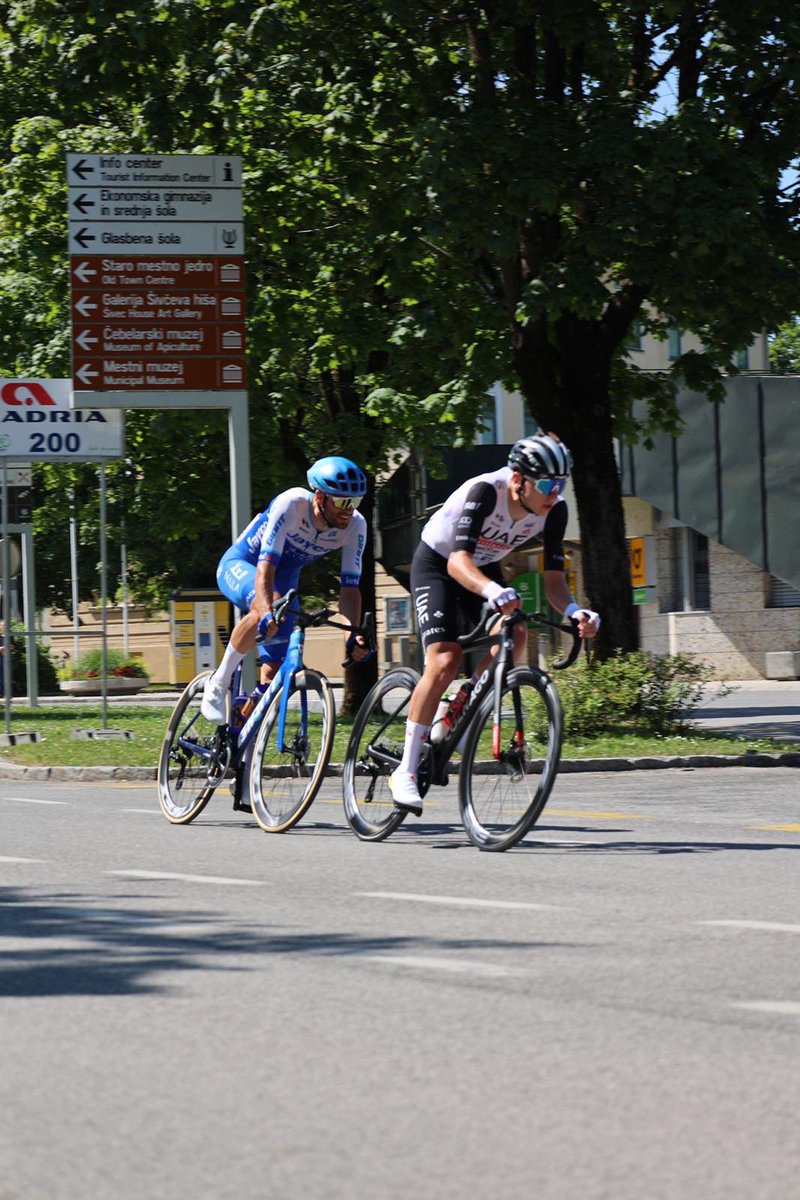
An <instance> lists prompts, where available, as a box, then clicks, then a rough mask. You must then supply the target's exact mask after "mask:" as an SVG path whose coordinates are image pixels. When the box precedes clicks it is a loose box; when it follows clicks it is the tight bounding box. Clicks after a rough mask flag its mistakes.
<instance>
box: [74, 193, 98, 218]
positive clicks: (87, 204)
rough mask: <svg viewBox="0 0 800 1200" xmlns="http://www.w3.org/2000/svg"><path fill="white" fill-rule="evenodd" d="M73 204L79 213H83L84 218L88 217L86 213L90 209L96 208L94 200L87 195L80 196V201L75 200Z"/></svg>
mask: <svg viewBox="0 0 800 1200" xmlns="http://www.w3.org/2000/svg"><path fill="white" fill-rule="evenodd" d="M72 203H73V204H74V205H75V207H76V208H77V209H78V211H79V212H82V213H83V214H84V216H85V215H86V213H87V212H88V211H89V209H90V208H94V200H90V199H89V197H88V196H87V195H86V194H85V193H81V195H80V196H78V199H77V200H73V201H72Z"/></svg>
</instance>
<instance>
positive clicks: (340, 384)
mask: <svg viewBox="0 0 800 1200" xmlns="http://www.w3.org/2000/svg"><path fill="white" fill-rule="evenodd" d="M5 12H6V20H5V22H4V27H3V30H2V32H0V101H2V105H3V107H2V113H3V115H2V117H0V129H2V130H3V131H4V132H3V136H2V144H1V145H0V171H2V182H3V188H2V189H0V233H1V234H2V240H1V241H0V246H1V247H2V250H0V253H2V256H3V258H2V263H0V367H2V369H3V371H6V370H9V371H10V370H13V372H14V373H17V374H19V373H29V374H30V373H34V372H36V373H41V374H48V373H50V374H62V373H66V369H67V363H66V346H67V313H66V279H65V259H64V256H63V244H64V243H63V238H64V232H65V208H66V205H65V197H64V181H63V152H64V151H65V150H66V149H82V150H85V151H91V150H96V151H99V150H111V149H154V148H157V149H159V150H162V151H170V150H173V151H198V152H199V151H207V152H221V151H222V150H225V151H226V152H240V153H241V154H242V155H243V158H244V163H245V193H246V205H247V231H248V266H249V287H250V296H249V318H250V320H249V328H250V344H251V364H252V368H251V402H252V423H253V424H252V428H253V448H254V454H253V458H254V468H255V469H254V476H255V475H256V472H257V471H263V477H264V481H265V485H266V486H265V489H264V491H259V490H258V485H256V488H255V490H256V494H257V495H259V496H262V495H264V494H270V490H272V489H274V488H275V487H277V486H282V485H283V484H284V483H285V482H295V481H296V480H297V472H298V470H299V469H300V467H301V465H302V463H303V462H304V461H305V460H307V458H308V457H312V456H313V455H314V454H315V453H318V452H320V451H321V450H323V449H324V450H328V449H330V448H331V443H332V440H333V438H335V439H336V443H337V447H341V448H344V449H346V450H347V451H348V452H350V453H351V454H352V455H353V457H356V458H360V459H361V460H362V461H363V462H364V463H365V465H367V466H368V467H369V468H371V469H372V470H374V471H376V472H377V471H380V470H382V469H385V467H386V466H387V463H388V461H389V458H390V456H391V454H392V452H393V451H394V450H396V449H397V447H398V446H400V445H402V444H404V443H405V444H406V445H411V446H413V447H415V448H416V449H419V450H420V451H421V452H424V453H430V452H431V451H432V449H433V447H434V446H435V443H436V441H437V439H438V440H440V441H447V442H450V443H452V442H454V441H457V440H459V439H461V440H463V441H465V442H469V441H470V439H471V437H472V433H473V430H474V425H475V419H476V414H477V412H478V411H479V408H480V405H481V401H482V397H483V395H484V394H485V390H486V388H487V387H488V386H489V385H490V384H491V383H492V382H494V381H496V380H497V379H500V380H502V381H503V382H504V383H506V384H507V385H509V386H514V387H519V388H520V390H521V391H522V392H523V394H524V396H525V398H526V401H527V403H528V405H529V407H530V409H531V412H532V413H533V415H534V417H535V418H536V419H537V420H538V422H539V423H540V424H541V425H542V426H543V427H544V428H545V429H551V430H555V431H557V432H558V433H559V434H561V436H562V437H563V438H564V439H565V441H566V442H567V443H568V444H569V445H570V447H571V448H572V450H573V453H574V456H575V463H576V494H577V500H578V508H579V516H580V520H581V526H582V532H583V549H584V560H583V561H584V573H585V579H586V583H587V589H588V593H589V597H590V599H591V601H592V603H593V605H594V606H595V607H597V608H598V609H599V610H600V611H601V612H602V613H603V616H604V618H605V619H604V625H603V631H602V633H603V638H602V640H603V643H604V649H605V650H606V651H608V650H610V649H612V648H614V647H631V646H632V645H633V644H634V642H635V626H634V619H633V609H632V606H631V597H630V586H629V580H628V569H627V554H626V548H625V542H624V523H623V514H622V505H621V497H620V492H619V482H618V477H617V473H616V467H615V461H614V453H613V437H614V435H615V434H624V435H625V436H629V437H630V436H647V434H648V433H649V432H652V431H653V430H654V429H656V428H666V429H674V428H675V427H676V423H677V418H676V413H675V407H674V403H673V398H674V392H675V389H676V388H677V387H678V386H679V385H680V384H681V383H684V382H685V383H686V384H688V385H690V386H692V387H694V388H705V389H706V390H707V391H708V392H709V394H710V395H711V396H712V397H716V396H719V395H720V379H721V375H722V373H723V372H725V371H726V370H728V369H729V367H728V364H729V363H730V362H731V359H732V356H733V354H734V352H735V350H736V349H737V348H739V347H741V346H742V345H744V344H746V343H747V342H748V341H749V339H750V335H751V333H752V331H753V330H757V329H761V328H775V327H777V326H778V325H779V324H780V322H781V321H783V320H786V319H787V317H788V316H789V315H790V313H791V312H792V311H793V310H794V300H795V296H796V293H797V263H798V252H797V251H798V246H797V229H796V217H797V199H796V190H793V189H792V188H791V186H789V187H786V186H785V185H783V184H782V180H783V179H784V178H785V176H784V174H783V172H784V170H785V168H786V167H787V165H788V164H789V163H790V162H791V161H792V158H793V156H796V153H797V146H798V134H799V133H800V113H799V111H798V109H799V105H798V94H797V84H798V45H799V44H800V27H799V26H800V16H798V14H797V12H796V9H795V6H794V5H793V4H790V3H788V0H777V3H773V4H772V5H770V6H766V5H762V4H756V5H755V6H754V5H750V6H746V8H744V9H743V7H742V6H741V5H740V4H738V3H733V2H732V0H725V2H723V0H709V2H708V3H705V4H702V5H699V4H697V3H696V2H695V0H679V2H677V3H675V4H673V5H669V6H666V7H664V6H656V5H647V4H643V3H638V2H637V3H628V4H622V3H606V2H604V3H592V4H588V3H586V2H585V0H565V2H564V3H561V4H559V5H555V4H553V3H552V2H548V3H534V2H532V0H501V2H499V3H493V4H478V3H459V2H456V0H452V2H451V0H447V2H445V3H442V4H437V5H435V4H433V3H431V2H430V0H326V3H325V4H324V5H310V4H308V3H307V0H277V2H276V3H272V4H269V5H261V4H256V3H252V2H249V0H227V2H223V3H214V4H212V3H210V0H182V2H180V3H175V4H172V3H171V4H169V5H165V4H161V3H156V2H151V3H145V4H141V5H137V6H135V8H123V7H122V6H117V5H115V4H113V3H98V4H92V5H88V4H87V3H86V2H85V0H82V2H80V3H78V2H77V0H66V2H65V3H55V0H17V2H16V3H12V4H7V5H6V6H5ZM670 324H676V325H679V326H680V327H682V328H689V329H692V330H694V331H695V332H696V333H698V334H699V335H700V337H701V339H702V341H703V345H704V347H705V348H704V351H703V352H702V353H701V354H687V355H684V356H682V357H681V358H680V359H679V360H678V361H677V362H676V363H675V364H674V366H673V370H672V373H671V374H670V375H664V376H656V375H653V374H648V375H643V374H641V373H638V372H636V370H635V369H633V368H632V367H631V366H630V364H629V362H628V360H627V358H626V355H625V342H626V339H627V338H628V337H629V336H630V333H631V331H632V330H633V329H634V328H635V327H636V326H637V325H638V326H640V327H641V328H642V329H644V330H646V331H649V332H653V333H656V334H658V335H663V334H664V333H665V331H666V328H667V327H668V326H669V325H670ZM637 401H644V407H645V410H646V414H647V415H646V417H645V418H644V419H641V418H639V417H637V419H634V415H633V413H634V404H635V403H636V402H637ZM640 411H641V406H639V407H637V409H636V412H637V414H638V413H639V412H640ZM152 416H153V415H152V414H139V415H138V417H137V421H136V428H137V429H141V430H142V433H141V457H140V451H139V449H138V448H137V450H136V452H135V454H134V456H133V457H134V465H135V467H136V469H137V472H138V473H141V474H142V475H143V476H144V477H145V478H147V477H148V475H149V472H150V469H151V466H150V457H151V455H152V454H155V455H158V454H159V451H158V449H157V445H156V444H157V434H156V435H154V436H153V440H152V441H151V442H148V434H147V433H146V432H145V430H146V428H147V427H148V425H149V423H150V421H151V419H152ZM132 427H133V426H132ZM164 429H166V426H165V427H164ZM162 436H163V437H165V438H167V437H169V438H173V436H174V440H173V441H171V442H168V444H167V445H166V448H165V449H164V448H162V450H161V452H160V459H161V462H162V463H163V464H164V471H165V472H166V473H167V474H169V475H170V477H171V478H172V479H173V480H174V479H176V478H178V479H180V478H181V476H182V475H184V474H185V475H186V480H185V483H184V481H183V480H181V484H180V488H179V490H177V491H174V492H171V493H170V507H169V509H168V510H167V508H166V506H164V507H163V509H162V510H160V511H163V512H164V518H163V522H162V521H161V519H160V516H159V517H155V516H154V515H153V513H152V512H151V513H150V514H148V510H147V508H146V507H144V500H143V501H142V503H143V507H142V508H141V511H140V515H141V518H142V524H141V528H142V529H146V522H147V519H148V515H149V516H150V519H151V520H153V521H155V523H156V530H155V532H156V538H159V540H160V543H161V544H160V546H159V545H158V544H157V545H156V547H155V555H156V556H157V555H158V553H159V552H160V554H161V556H162V558H163V559H164V560H165V562H164V564H163V565H164V568H165V570H166V571H167V572H169V571H170V570H171V569H172V564H170V563H169V562H167V561H166V560H167V559H169V558H171V556H172V554H173V553H175V552H178V551H181V552H183V550H185V549H186V543H185V541H181V539H180V538H178V539H176V540H175V541H174V542H172V543H170V541H169V540H168V539H167V538H163V537H161V536H160V535H161V534H162V533H163V531H164V530H165V529H166V528H167V527H168V526H169V525H170V523H171V522H172V520H173V515H174V514H177V515H178V518H179V524H180V515H181V514H183V513H191V511H192V507H193V505H195V504H196V503H199V504H202V498H199V497H198V492H199V491H201V490H202V488H203V484H204V477H202V472H198V473H195V472H194V471H193V470H192V469H189V468H188V467H187V466H186V464H187V461H189V460H187V456H186V454H185V453H182V445H181V433H180V431H178V432H177V433H175V434H174V435H173V434H172V433H169V434H167V433H166V432H163V431H162ZM262 447H267V448H268V449H267V450H266V451H262V449H261V448H262ZM190 449H191V451H192V452H194V451H195V450H197V457H192V459H191V460H190V461H191V463H193V464H194V463H197V464H198V467H200V466H202V467H203V470H205V463H204V462H203V458H202V455H203V452H204V450H205V451H207V453H208V461H214V462H221V457H220V455H219V454H218V455H217V458H216V459H214V452H213V449H212V448H211V447H210V445H209V444H208V443H206V445H205V447H199V448H196V447H194V446H192V447H191V448H190ZM170 460H171V461H172V462H173V463H175V464H178V463H180V464H181V468H180V470H178V469H176V468H172V469H171V468H170V465H169V464H170ZM215 470H216V467H212V469H211V478H215V477H216V476H215V474H214V472H215ZM220 470H221V471H224V466H222V467H221V468H220ZM287 476H291V479H289V478H287ZM176 486H177V485H176ZM206 491H210V489H206ZM135 496H136V497H139V496H141V497H147V489H146V488H141V489H139V490H138V491H137V492H136V493H135ZM153 498H154V497H153V493H150V495H149V500H150V502H152V500H153ZM221 500H222V498H221V497H217V501H218V503H219V502H220V501H221ZM136 502H137V501H136V500H134V505H133V507H134V511H135V506H136ZM128 513H129V515H128V520H129V522H131V527H132V524H133V521H134V517H133V516H132V515H131V510H130V509H129V510H128ZM150 540H151V542H152V541H154V540H155V539H154V538H152V537H151V539H150ZM141 556H142V561H143V562H144V561H145V560H146V555H145V548H142V550H141ZM147 561H150V560H147ZM142 570H143V577H144V576H145V575H148V572H149V570H150V568H149V567H143V568H142Z"/></svg>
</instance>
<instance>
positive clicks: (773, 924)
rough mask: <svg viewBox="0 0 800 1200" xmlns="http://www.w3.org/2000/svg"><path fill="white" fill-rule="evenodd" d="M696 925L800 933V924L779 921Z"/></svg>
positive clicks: (707, 922) (701, 922)
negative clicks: (787, 923)
mask: <svg viewBox="0 0 800 1200" xmlns="http://www.w3.org/2000/svg"><path fill="white" fill-rule="evenodd" d="M696 924H698V925H717V926H720V927H725V926H726V927H728V928H729V929H765V930H772V931H774V932H775V933H800V925H786V924H783V923H782V922H780V921H697V922H696Z"/></svg>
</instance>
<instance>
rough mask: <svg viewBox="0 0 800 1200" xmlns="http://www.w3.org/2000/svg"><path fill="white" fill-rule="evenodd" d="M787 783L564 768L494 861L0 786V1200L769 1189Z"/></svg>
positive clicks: (784, 1106) (47, 789)
mask: <svg viewBox="0 0 800 1200" xmlns="http://www.w3.org/2000/svg"><path fill="white" fill-rule="evenodd" d="M799 784H800V772H798V771H797V770H793V769H791V768H783V767H772V768H761V769H757V768H728V769H724V770H713V769H696V770H662V771H647V772H628V773H625V774H620V775H613V774H603V775H600V774H596V775H591V774H582V775H565V776H562V778H561V779H560V780H559V781H558V783H557V785H556V790H555V793H554V796H553V798H552V800H551V804H550V807H549V808H548V810H547V811H546V812H545V814H544V816H543V818H542V822H541V824H540V825H539V826H538V827H537V829H536V830H534V831H533V832H532V833H531V834H530V835H529V836H528V838H527V839H526V840H525V842H524V843H523V844H522V845H521V846H519V847H518V848H517V849H515V850H512V851H511V852H509V853H508V854H505V855H493V854H481V853H479V852H478V851H476V850H475V849H474V848H472V847H471V846H469V845H468V844H467V843H466V841H465V837H464V834H463V832H462V830H461V828H460V825H459V824H458V818H457V807H456V802H455V793H454V791H453V790H452V789H448V790H447V791H446V792H437V793H436V798H435V801H433V803H432V805H431V807H430V809H429V810H428V811H426V813H425V815H424V817H423V818H422V819H421V820H419V821H413V820H410V821H408V822H407V823H406V825H404V826H403V828H402V829H401V830H399V831H398V832H397V833H396V834H395V836H394V837H393V838H392V839H390V840H389V841H388V842H386V843H383V844H381V845H364V844H362V843H359V842H357V841H356V840H355V839H354V838H353V837H352V835H351V834H350V832H349V830H348V829H347V827H346V826H345V824H344V822H343V818H342V814H341V807H340V803H339V798H338V794H337V785H338V781H337V780H335V779H331V780H329V781H326V783H325V786H324V789H323V793H322V795H321V797H320V798H319V799H318V800H317V802H316V804H315V806H314V808H313V809H312V810H311V813H310V814H309V816H308V817H307V818H306V821H305V822H304V824H303V825H301V826H300V827H299V828H298V829H297V830H295V831H294V832H292V833H289V834H285V835H282V836H270V835H267V834H264V833H262V832H261V831H260V830H259V829H258V828H257V827H256V826H255V825H254V824H253V823H252V821H250V819H249V818H247V817H243V816H242V815H240V814H235V813H233V812H232V811H231V809H230V808H229V802H228V801H227V800H226V799H225V798H223V797H218V798H216V799H215V800H214V801H213V802H212V804H211V805H210V806H209V808H208V809H207V810H206V812H205V813H204V814H203V815H202V816H201V817H200V818H199V819H198V821H196V822H195V824H194V825H192V826H189V827H186V828H179V827H172V826H169V825H168V824H167V823H166V822H165V821H164V820H163V818H162V817H161V816H160V815H159V813H158V811H157V806H156V801H155V796H154V791H153V788H152V786H150V785H148V786H147V787H142V786H136V785H133V784H123V783H116V784H86V783H84V784H59V783H48V784H36V783H31V782H27V781H25V782H24V783H20V782H17V783H13V782H9V781H0V881H1V882H2V898H3V901H4V902H3V904H2V907H0V950H1V951H2V958H0V1030H2V1072H0V1097H2V1102H3V1103H2V1112H3V1119H2V1121H0V1198H2V1200H79V1198H80V1200H95V1198H102V1200H106V1198H109V1200H111V1198H113V1200H189V1198H191V1200H229V1198H230V1200H251V1198H253V1200H255V1198H256V1197H258V1198H259V1200H262V1198H264V1197H268V1198H276V1200H294V1198H298V1200H299V1198H301V1197H302V1198H303V1200H317V1198H319V1200H328V1198H338V1197H346V1198H348V1200H351V1198H358V1200H360V1198H362V1197H363V1198H365V1200H367V1198H370V1200H371V1198H377V1200H383V1198H386V1200H394V1198H398V1200H399V1198H400V1197H403V1198H405V1197H409V1196H413V1197H415V1198H426V1200H427V1198H431V1200H440V1198H449V1197H459V1200H461V1198H463V1197H465V1196H468V1197H481V1198H483V1197H490V1198H492V1200H495V1198H514V1200H516V1198H517V1197H520V1198H522V1197H525V1198H526V1200H527V1198H528V1197H536V1200H573V1198H574V1200H601V1198H602V1200H606V1198H607V1200H662V1198H664V1200H667V1198H669V1200H694V1198H695V1197H696V1198H697V1200H717V1198H719V1200H722V1198H723V1197H724V1198H725V1200H738V1198H741V1200H745V1198H746V1200H767V1198H768V1200H791V1198H793V1197H795V1196H797V1195H798V1194H799V1193H800V1184H798V1179H800V1133H798V1120H797V1110H798V1098H799V1096H798V1091H799V1090H800V1085H799V1084H798V1057H799V1055H798V1051H799V1050H800V966H798V955H797V950H796V948H797V945H798V937H800V895H799V893H798V886H797V872H798V865H799V864H800V859H798V857H797V855H798V850H799V849H800V804H799V803H798V802H799V801H800V786H798V785H799Z"/></svg>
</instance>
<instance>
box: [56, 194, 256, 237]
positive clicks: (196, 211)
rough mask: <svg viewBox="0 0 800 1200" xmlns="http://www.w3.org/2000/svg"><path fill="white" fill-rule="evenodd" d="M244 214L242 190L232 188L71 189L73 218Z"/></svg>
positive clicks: (212, 217)
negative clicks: (239, 191) (239, 193)
mask: <svg viewBox="0 0 800 1200" xmlns="http://www.w3.org/2000/svg"><path fill="white" fill-rule="evenodd" d="M241 215H242V205H241V201H240V199H239V195H238V192H235V191H233V190H232V189H231V188H196V187H189V186H179V187H174V188H142V187H138V188H135V187H101V188H86V187H71V188H70V189H69V216H70V220H72V221H130V220H134V221H238V220H240V219H241ZM84 249H86V247H84Z"/></svg>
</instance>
